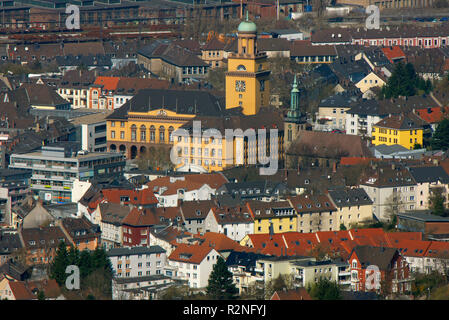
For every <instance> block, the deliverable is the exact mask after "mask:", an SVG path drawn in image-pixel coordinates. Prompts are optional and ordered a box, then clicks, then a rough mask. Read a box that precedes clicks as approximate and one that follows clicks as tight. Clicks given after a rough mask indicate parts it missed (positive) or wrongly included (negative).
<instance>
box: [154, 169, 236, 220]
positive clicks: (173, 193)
mask: <svg viewBox="0 0 449 320" xmlns="http://www.w3.org/2000/svg"><path fill="white" fill-rule="evenodd" d="M227 182H228V179H227V178H226V177H225V176H224V175H223V174H221V173H210V174H204V173H201V174H186V175H183V176H175V177H168V176H167V177H161V178H157V179H154V180H153V181H151V182H149V183H147V186H148V190H150V191H152V192H154V196H155V197H156V198H157V200H158V202H159V203H158V206H159V207H177V206H178V203H179V201H180V200H182V201H183V202H189V201H203V200H210V199H211V196H212V195H214V194H215V192H216V191H217V190H218V189H219V188H220V187H222V186H223V185H224V184H225V183H227ZM206 214H207V213H206Z"/></svg>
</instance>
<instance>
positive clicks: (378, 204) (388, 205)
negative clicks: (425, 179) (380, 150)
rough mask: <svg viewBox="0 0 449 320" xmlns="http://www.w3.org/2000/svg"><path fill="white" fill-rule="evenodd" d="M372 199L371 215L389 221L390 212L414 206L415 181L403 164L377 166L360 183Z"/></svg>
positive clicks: (411, 208)
mask: <svg viewBox="0 0 449 320" xmlns="http://www.w3.org/2000/svg"><path fill="white" fill-rule="evenodd" d="M360 187H361V188H363V189H364V190H365V191H366V193H367V194H368V196H369V197H370V199H371V200H372V201H373V215H374V216H375V218H376V219H378V220H381V221H390V219H391V218H392V214H394V213H398V212H401V211H403V210H413V209H415V207H416V199H415V197H416V193H415V192H416V190H415V189H416V187H417V185H416V182H415V180H414V179H413V176H412V175H411V173H410V172H409V170H407V169H406V168H404V167H403V166H399V165H395V164H392V165H390V166H379V167H378V168H376V169H375V172H373V173H372V174H370V175H369V177H367V178H364V179H363V181H362V182H361V183H360Z"/></svg>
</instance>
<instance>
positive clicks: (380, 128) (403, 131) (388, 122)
mask: <svg viewBox="0 0 449 320" xmlns="http://www.w3.org/2000/svg"><path fill="white" fill-rule="evenodd" d="M426 125H428V124H427V123H426V122H425V121H424V120H422V119H421V118H419V117H418V116H417V115H415V114H414V113H409V114H400V115H392V116H389V117H387V118H385V119H383V120H381V121H379V122H378V123H376V124H375V125H373V131H372V143H373V144H374V145H376V146H377V145H381V144H385V145H393V144H399V145H401V146H403V147H404V148H407V149H410V150H411V149H413V148H414V146H415V145H416V144H418V145H420V146H422V145H423V135H424V129H425V126H426Z"/></svg>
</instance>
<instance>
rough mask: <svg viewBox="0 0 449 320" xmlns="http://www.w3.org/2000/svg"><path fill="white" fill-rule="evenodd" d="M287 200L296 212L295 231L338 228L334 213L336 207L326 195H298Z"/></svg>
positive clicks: (335, 229) (304, 231) (303, 231)
mask: <svg viewBox="0 0 449 320" xmlns="http://www.w3.org/2000/svg"><path fill="white" fill-rule="evenodd" d="M289 202H290V203H291V205H292V206H293V208H295V210H296V213H297V219H296V220H297V230H296V231H298V232H301V233H311V232H316V231H337V230H340V224H339V223H338V219H337V215H336V212H337V208H336V207H335V206H334V205H333V204H332V201H331V199H330V198H329V197H328V196H327V195H319V196H311V195H298V196H295V197H290V198H289Z"/></svg>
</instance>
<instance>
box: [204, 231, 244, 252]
mask: <svg viewBox="0 0 449 320" xmlns="http://www.w3.org/2000/svg"><path fill="white" fill-rule="evenodd" d="M196 237H198V238H200V239H204V242H203V244H204V245H207V246H209V245H211V246H212V247H213V248H214V249H215V250H217V251H225V250H234V249H240V247H241V245H240V244H239V243H238V242H236V241H234V240H232V239H230V238H229V237H227V236H226V235H224V234H223V233H217V232H206V233H204V235H198V234H197V235H196Z"/></svg>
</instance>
